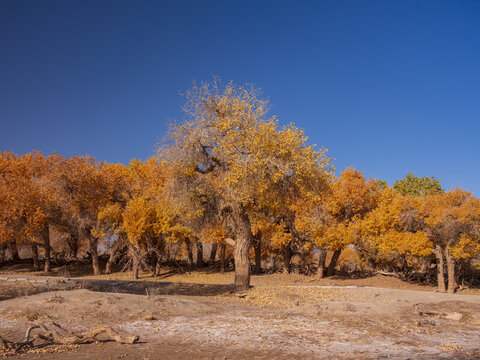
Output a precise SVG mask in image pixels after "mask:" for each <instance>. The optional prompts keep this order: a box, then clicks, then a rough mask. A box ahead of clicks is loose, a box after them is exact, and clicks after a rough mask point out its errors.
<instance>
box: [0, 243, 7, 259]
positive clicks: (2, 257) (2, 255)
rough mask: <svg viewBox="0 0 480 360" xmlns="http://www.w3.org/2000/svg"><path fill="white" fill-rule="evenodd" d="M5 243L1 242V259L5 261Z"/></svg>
mask: <svg viewBox="0 0 480 360" xmlns="http://www.w3.org/2000/svg"><path fill="white" fill-rule="evenodd" d="M5 248H6V246H5V245H1V244H0V261H5Z"/></svg>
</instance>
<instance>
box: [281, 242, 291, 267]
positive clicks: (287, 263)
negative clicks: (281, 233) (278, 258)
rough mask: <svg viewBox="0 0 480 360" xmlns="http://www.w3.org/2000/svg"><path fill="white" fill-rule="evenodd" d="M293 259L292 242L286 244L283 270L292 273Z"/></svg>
mask: <svg viewBox="0 0 480 360" xmlns="http://www.w3.org/2000/svg"><path fill="white" fill-rule="evenodd" d="M291 260H292V248H291V247H290V244H287V245H285V248H284V249H283V266H284V268H283V270H284V271H286V272H287V273H288V274H290V261H291Z"/></svg>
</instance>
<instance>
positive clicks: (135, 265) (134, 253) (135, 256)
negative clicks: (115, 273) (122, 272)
mask: <svg viewBox="0 0 480 360" xmlns="http://www.w3.org/2000/svg"><path fill="white" fill-rule="evenodd" d="M130 254H131V257H132V280H138V270H139V268H140V256H139V253H138V250H137V249H136V248H135V247H134V246H133V245H130Z"/></svg>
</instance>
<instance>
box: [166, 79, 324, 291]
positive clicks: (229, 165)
mask: <svg viewBox="0 0 480 360" xmlns="http://www.w3.org/2000/svg"><path fill="white" fill-rule="evenodd" d="M260 95H261V94H260V92H259V91H258V90H255V89H254V88H251V87H236V86H234V85H233V84H232V83H230V84H227V85H226V86H222V85H221V83H220V82H219V81H217V80H215V81H214V82H213V83H212V84H207V83H204V84H201V85H199V86H197V85H195V84H194V85H193V86H192V87H191V88H190V89H189V90H188V91H187V93H186V99H187V102H186V105H185V107H184V110H185V113H186V115H187V120H186V121H185V122H184V123H183V124H181V125H176V126H173V127H172V128H171V132H170V139H171V142H170V144H169V145H168V146H166V147H164V148H162V149H160V151H159V156H160V158H161V159H164V160H166V161H168V162H169V164H170V165H171V166H172V169H173V170H174V172H175V173H176V176H177V177H178V178H183V179H185V180H188V181H190V182H194V183H195V188H196V191H197V192H198V193H200V194H201V195H202V196H206V197H211V198H215V204H216V207H217V210H218V214H220V217H221V219H222V221H223V223H224V226H225V227H226V228H227V230H228V231H229V235H230V236H231V237H232V239H233V241H234V246H235V250H234V259H235V288H236V289H237V290H246V289H248V288H249V286H250V261H249V248H250V244H251V241H252V230H251V221H250V218H249V215H248V212H249V211H250V209H253V208H262V207H268V208H270V209H273V211H275V210H276V209H279V208H280V207H282V206H283V204H285V202H288V201H291V200H292V199H293V198H294V197H295V196H296V195H297V192H298V191H299V190H300V188H302V187H303V188H311V189H312V190H313V189H314V188H315V189H316V188H322V187H325V186H326V183H327V180H326V178H327V174H328V172H329V166H330V160H329V159H328V158H327V157H326V156H325V151H324V150H320V151H316V150H315V149H314V148H313V147H312V146H307V145H306V141H307V138H306V137H305V136H304V134H303V132H302V131H301V130H299V129H297V128H295V127H294V126H293V125H288V126H280V125H279V124H278V121H277V119H276V118H275V117H270V118H267V111H268V102H267V101H266V100H263V99H261V98H260Z"/></svg>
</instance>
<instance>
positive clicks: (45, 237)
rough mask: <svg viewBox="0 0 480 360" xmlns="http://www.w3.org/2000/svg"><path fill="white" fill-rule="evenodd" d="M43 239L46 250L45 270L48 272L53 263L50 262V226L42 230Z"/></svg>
mask: <svg viewBox="0 0 480 360" xmlns="http://www.w3.org/2000/svg"><path fill="white" fill-rule="evenodd" d="M41 237H42V240H43V250H44V251H45V268H44V271H45V272H46V273H48V272H50V268H51V264H50V231H49V229H48V226H47V228H46V229H44V230H43V231H42V234H41Z"/></svg>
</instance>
